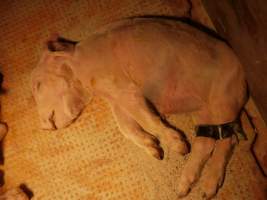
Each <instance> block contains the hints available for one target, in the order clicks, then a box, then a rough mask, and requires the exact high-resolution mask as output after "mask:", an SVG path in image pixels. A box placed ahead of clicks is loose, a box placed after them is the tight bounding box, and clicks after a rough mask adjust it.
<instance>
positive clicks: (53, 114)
mask: <svg viewBox="0 0 267 200" xmlns="http://www.w3.org/2000/svg"><path fill="white" fill-rule="evenodd" d="M48 121H49V123H50V125H51V129H52V130H56V129H58V128H57V125H56V123H55V110H52V112H51V114H50V115H49V117H48Z"/></svg>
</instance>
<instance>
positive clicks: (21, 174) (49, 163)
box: [0, 0, 266, 200]
mask: <svg viewBox="0 0 267 200" xmlns="http://www.w3.org/2000/svg"><path fill="white" fill-rule="evenodd" d="M188 2H189V1H186V0H165V1H162V0H153V1H150V0H123V1H119V0H98V1H93V0H75V1H74V0H5V1H2V2H1V3H0V19H1V20H0V35H1V37H0V67H1V71H2V72H3V74H4V76H5V81H4V88H5V89H6V93H5V94H4V95H2V96H1V104H2V108H1V112H2V113H1V117H2V120H3V121H6V122H7V123H8V125H9V133H8V135H7V137H6V138H5V141H4V143H3V150H4V152H3V153H4V166H1V169H3V170H4V173H5V175H4V180H5V185H4V187H3V188H2V190H6V189H8V188H11V187H14V186H17V185H20V184H25V185H26V186H27V187H28V188H29V189H30V190H31V191H32V192H33V195H34V196H33V199H37V200H39V199H42V200H63V199H64V200H68V199H69V200H73V199H75V200H76V199H79V200H120V199H121V200H176V199H177V194H176V192H177V184H178V181H179V176H180V174H181V169H182V168H183V166H184V163H185V161H186V159H187V158H183V157H179V156H177V155H175V154H174V153H173V152H170V151H168V149H166V147H164V148H165V150H166V152H167V153H166V156H165V159H164V160H163V161H157V160H155V159H153V158H151V157H150V156H148V155H147V154H145V153H144V152H143V150H141V149H139V148H138V147H136V146H135V145H134V144H133V143H132V142H130V141H128V140H126V139H125V138H124V137H123V136H122V134H121V133H120V132H119V130H118V127H117V125H116V122H115V120H114V119H113V117H112V115H111V112H110V108H109V107H108V105H107V103H106V102H104V101H103V100H101V99H98V98H95V99H94V100H93V102H92V103H90V105H88V106H87V108H86V109H85V111H84V112H83V114H82V115H81V117H80V118H79V119H78V120H77V121H76V122H75V123H74V124H72V125H71V126H70V127H68V128H66V129H64V130H58V131H55V132H50V131H43V130H41V129H40V124H39V121H38V115H37V110H36V107H35V105H34V100H33V97H32V95H31V89H30V74H31V71H32V69H33V68H34V67H35V65H36V64H37V62H38V58H39V56H40V54H41V52H42V48H43V47H42V44H43V41H45V40H46V39H47V38H48V37H49V35H50V34H51V33H55V32H56V33H59V34H61V35H63V36H65V37H67V38H71V39H73V40H82V39H84V38H86V37H87V36H88V35H89V34H90V33H91V32H92V31H93V30H95V29H96V28H97V27H100V26H101V25H103V24H106V23H109V22H111V21H115V20H116V19H121V18H124V17H127V16H138V15H170V16H186V17H192V18H193V19H194V20H197V21H199V22H201V23H203V24H205V25H207V26H210V27H212V24H211V22H210V20H209V18H208V16H207V15H206V13H205V12H204V10H203V9H202V7H201V4H200V0H193V1H192V3H193V4H192V5H193V7H192V5H191V4H189V3H188ZM190 8H192V9H190ZM169 120H170V122H171V123H173V124H174V125H176V126H177V127H179V128H181V129H183V130H184V131H185V132H186V134H187V135H188V136H189V138H190V137H192V135H193V132H194V129H193V123H192V120H191V118H190V117H189V116H170V118H169ZM243 122H244V123H243V124H244V127H245V130H246V133H247V136H248V141H241V142H240V143H239V144H238V145H237V147H236V148H235V152H234V154H233V156H232V158H231V160H230V163H229V166H228V168H227V174H226V179H225V183H224V186H223V188H222V189H221V190H220V191H219V193H218V195H217V197H216V198H215V199H219V200H255V199H264V196H263V190H264V189H263V185H264V184H266V179H264V177H263V175H262V173H261V171H260V169H259V167H258V165H257V164H256V162H255V158H254V157H253V155H252V154H251V151H250V146H251V143H252V142H253V139H254V137H255V133H254V131H253V128H252V127H251V125H250V123H249V121H248V119H247V118H246V117H245V116H243ZM204 173H205V171H204ZM201 192H202V191H201V180H200V183H199V184H197V185H196V186H195V187H194V188H193V190H192V192H191V193H190V195H188V196H187V197H186V198H184V199H186V200H190V199H192V200H197V199H200V196H201Z"/></svg>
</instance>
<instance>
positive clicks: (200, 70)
mask: <svg viewBox="0 0 267 200" xmlns="http://www.w3.org/2000/svg"><path fill="white" fill-rule="evenodd" d="M108 37H109V38H110V40H111V45H112V52H113V54H114V60H115V59H116V62H115V63H116V65H119V66H118V67H120V68H122V69H123V71H124V72H125V73H126V74H127V76H128V77H129V78H130V79H131V80H132V81H133V82H135V83H136V84H137V85H138V86H139V87H140V89H141V90H142V91H143V93H144V95H145V96H146V97H147V98H148V99H149V100H150V101H152V103H154V104H155V105H156V107H157V108H158V109H159V111H160V112H162V113H177V112H188V111H194V110H197V109H200V107H201V106H205V105H206V104H208V101H209V96H210V92H211V90H212V88H213V90H214V87H215V88H216V87H217V86H216V84H218V83H217V82H218V81H222V82H223V81H224V79H225V81H227V75H229V73H232V72H233V71H234V72H235V71H238V70H235V68H238V67H239V63H238V61H237V60H236V58H235V56H234V55H233V53H232V51H231V50H230V49H229V47H228V46H227V45H226V44H224V43H223V42H222V41H219V40H218V39H215V38H213V37H211V36H209V35H208V34H206V33H204V32H201V31H199V30H197V29H196V28H194V27H191V26H189V25H187V24H184V23H183V22H177V21H171V20H164V19H163V20H160V19H137V20H130V21H129V22H127V21H126V22H125V23H121V25H119V26H117V27H116V28H114V29H113V30H111V31H109V33H108ZM229 60H230V61H229ZM232 61H234V62H232ZM225 74H226V76H225ZM224 77H225V78H224ZM219 86H220V87H219V88H220V89H223V87H224V86H223V84H221V85H219Z"/></svg>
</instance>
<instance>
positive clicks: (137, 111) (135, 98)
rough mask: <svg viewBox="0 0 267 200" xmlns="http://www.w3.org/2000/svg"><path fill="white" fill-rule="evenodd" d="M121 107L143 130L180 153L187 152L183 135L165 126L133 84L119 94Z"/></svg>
mask: <svg viewBox="0 0 267 200" xmlns="http://www.w3.org/2000/svg"><path fill="white" fill-rule="evenodd" d="M120 105H121V108H122V109H123V110H124V112H126V113H127V114H128V115H129V116H130V117H131V118H133V119H134V120H135V121H136V122H137V123H138V124H139V125H140V126H141V127H142V128H143V129H144V130H145V131H147V132H148V133H150V134H152V135H154V136H155V137H157V138H160V139H162V140H164V141H165V142H166V143H167V145H168V146H169V147H170V148H172V149H174V150H175V151H176V152H179V153H181V154H186V153H188V146H187V143H186V141H185V140H184V138H183V136H182V135H180V134H179V133H178V132H177V131H175V130H174V129H172V128H169V127H167V126H166V125H164V123H163V122H162V121H161V119H160V117H159V116H157V115H156V114H155V113H154V112H153V111H152V110H151V109H150V108H149V106H148V104H147V101H146V99H145V98H144V96H143V95H142V94H141V93H140V91H139V89H138V88H137V87H135V86H132V87H130V88H128V90H127V91H126V92H124V93H123V94H122V95H121V96H120Z"/></svg>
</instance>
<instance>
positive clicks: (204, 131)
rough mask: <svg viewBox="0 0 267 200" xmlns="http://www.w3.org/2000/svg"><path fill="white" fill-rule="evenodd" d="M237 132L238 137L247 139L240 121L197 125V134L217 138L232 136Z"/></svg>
mask: <svg viewBox="0 0 267 200" xmlns="http://www.w3.org/2000/svg"><path fill="white" fill-rule="evenodd" d="M233 134H235V135H236V136H237V137H238V139H246V136H245V134H244V131H243V129H242V127H241V126H240V123H239V122H238V121H234V122H230V123H226V124H221V125H200V126H197V127H196V136H202V137H210V138H214V139H215V140H220V139H224V138H228V137H231V136H232V135H233Z"/></svg>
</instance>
